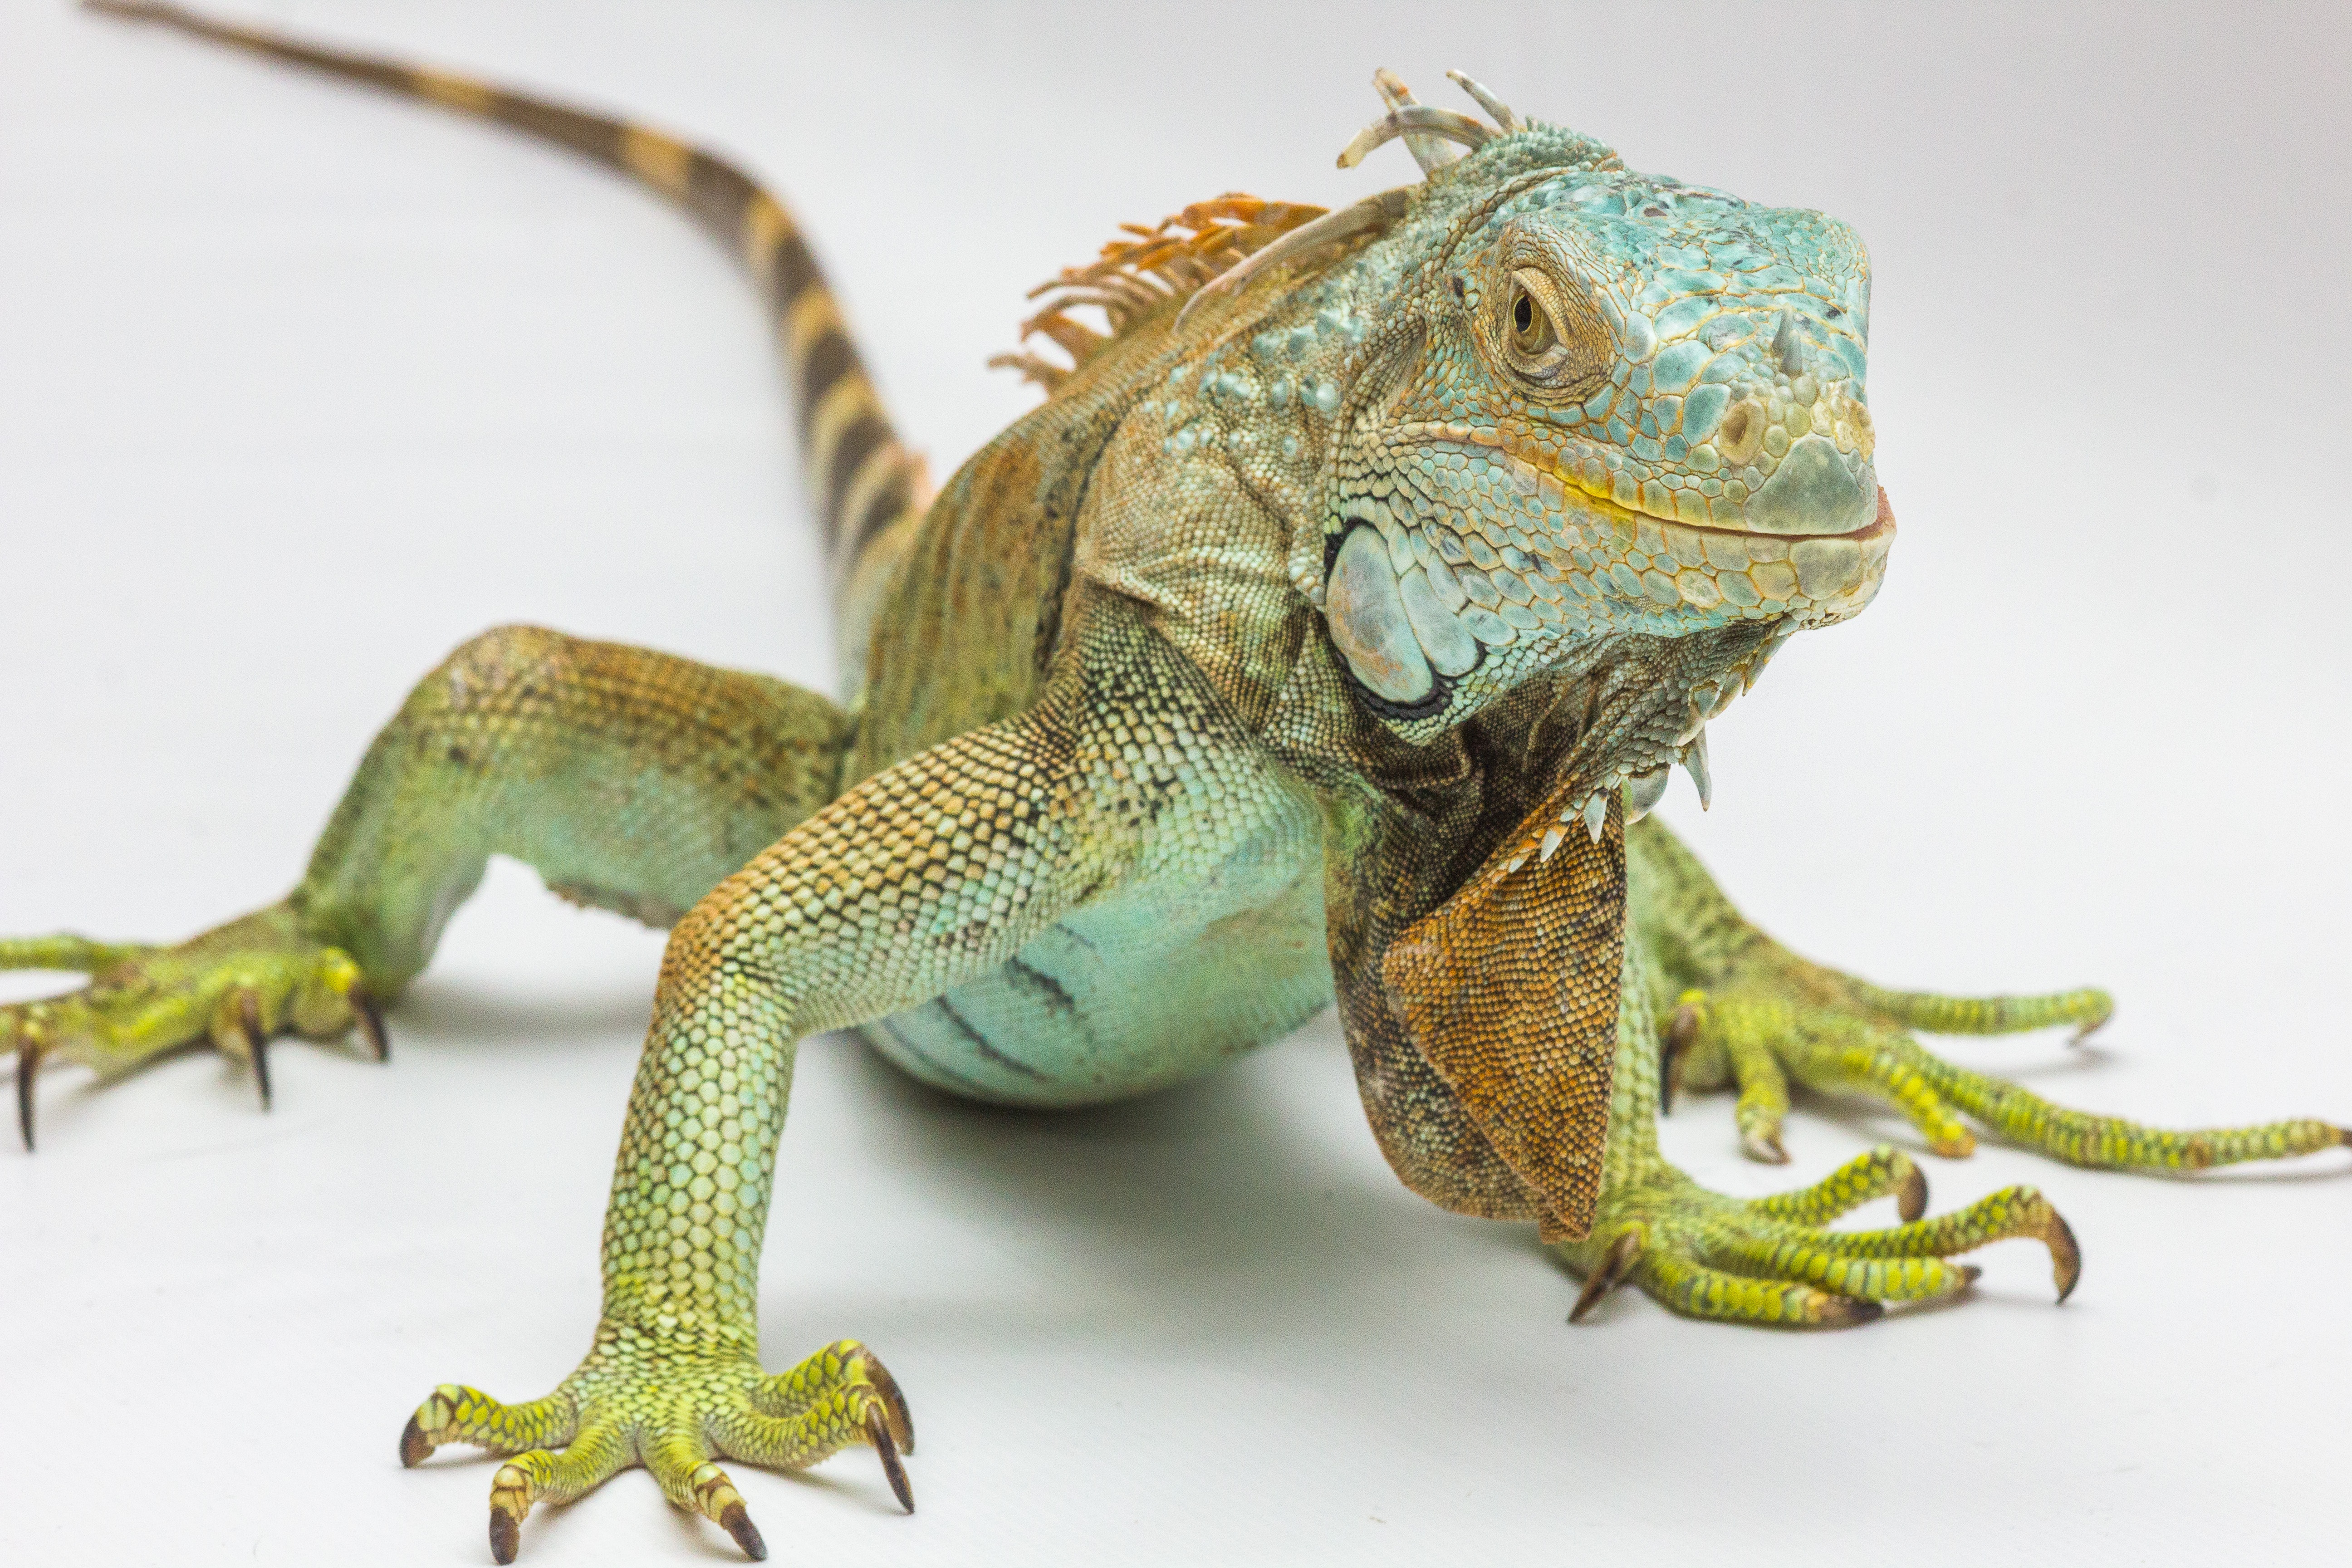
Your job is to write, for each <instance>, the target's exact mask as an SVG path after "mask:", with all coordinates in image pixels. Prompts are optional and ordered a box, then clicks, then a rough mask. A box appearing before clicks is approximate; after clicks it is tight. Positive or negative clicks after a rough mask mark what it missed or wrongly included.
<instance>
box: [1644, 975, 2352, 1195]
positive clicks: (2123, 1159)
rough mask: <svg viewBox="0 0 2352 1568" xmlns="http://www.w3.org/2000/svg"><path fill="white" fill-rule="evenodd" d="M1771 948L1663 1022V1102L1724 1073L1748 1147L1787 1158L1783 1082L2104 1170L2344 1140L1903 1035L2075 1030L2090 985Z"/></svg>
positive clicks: (2200, 1162) (2102, 1015) (2314, 1126)
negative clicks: (2187, 1107)
mask: <svg viewBox="0 0 2352 1568" xmlns="http://www.w3.org/2000/svg"><path fill="white" fill-rule="evenodd" d="M1780 960H1781V961H1780V963H1776V964H1771V965H1769V966H1765V967H1764V968H1763V969H1762V972H1761V973H1749V974H1745V975H1741V976H1739V977H1738V978H1736V979H1735V980H1734V981H1733V982H1732V984H1729V985H1728V986H1727V987H1720V988H1718V989H1717V990H1716V991H1714V992H1712V993H1709V992H1701V991H1686V992H1685V993H1683V994H1682V995H1681V997H1680V998H1679V999H1678V1000H1677V1003H1676V1005H1675V1010H1674V1012H1673V1013H1672V1015H1671V1016H1669V1019H1668V1022H1667V1024H1666V1027H1665V1037H1666V1043H1665V1051H1666V1061H1665V1063H1664V1070H1665V1084H1666V1094H1667V1100H1668V1103H1669V1104H1671V1103H1672V1097H1673V1090H1674V1087H1675V1083H1676V1081H1677V1080H1678V1079H1679V1081H1680V1082H1682V1083H1683V1084H1685V1085H1688V1086H1690V1087H1693V1088H1714V1087H1717V1086H1720V1085H1722V1084H1725V1083H1732V1084H1736V1085H1738V1089H1739V1101H1738V1109H1737V1111H1736V1113H1735V1114H1736V1116H1737V1119H1738V1125H1739V1140H1740V1146H1741V1147H1742V1148H1743V1149H1744V1150H1746V1151H1747V1152H1748V1156H1749V1157H1750V1158H1751V1159H1758V1160H1764V1161H1769V1162H1771V1163H1782V1162H1785V1161H1786V1160H1787V1159H1788V1157H1789V1156H1788V1153H1787V1152H1786V1151H1785V1150H1783V1149H1782V1148H1781V1145H1780V1123H1781V1119H1782V1118H1783V1117H1784V1116H1786V1115H1787V1113H1788V1110H1789V1085H1790V1081H1791V1080H1793V1081H1795V1082H1797V1083H1800V1084H1802V1085H1804V1086H1805V1087H1806V1088H1808V1089H1817V1090H1821V1091H1823V1092H1826V1093H1832V1094H1841V1093H1843V1094H1853V1093H1859V1094H1863V1095H1866V1096H1868V1097H1870V1098H1872V1099H1875V1100H1883V1101H1885V1102H1886V1103H1888V1104H1890V1105H1892V1106H1894V1107H1895V1110H1899V1111H1900V1112H1901V1113H1902V1114H1903V1115H1904V1116H1905V1117H1906V1119H1908V1120H1909V1121H1910V1122H1911V1124H1912V1125H1913V1126H1914V1127H1916V1128H1917V1129H1918V1130H1919V1132H1920V1134H1921V1136H1923V1137H1924V1138H1926V1140H1927V1146H1928V1148H1930V1149H1932V1150H1934V1151H1935V1152H1937V1153H1938V1154H1945V1155H1950V1156H1954V1157H1958V1156H1960V1155H1965V1154H1969V1153H1970V1152H1974V1150H1975V1148H1976V1134H1975V1133H1974V1132H1973V1131H1970V1130H1969V1126H1968V1124H1967V1123H1966V1122H1963V1121H1961V1120H1960V1116H1959V1113H1960V1112H1966V1113H1967V1114H1968V1115H1969V1117H1971V1118H1973V1119H1974V1120H1975V1121H1979V1122H1980V1123H1982V1124H1983V1125H1984V1126H1986V1127H1989V1128H1990V1129H1991V1130H1992V1131H1995V1132H1997V1133H1998V1134H2000V1136H2001V1137H2002V1138H2004V1139H2007V1140H2008V1141H2009V1142H2012V1143H2016V1144H2019V1145H2021V1146H2022V1147H2025V1148H2029V1149H2036V1150H2039V1151H2041V1152H2042V1153H2045V1154H2049V1155H2053V1156H2054V1157H2055V1158H2057V1159H2061V1160H2064V1161H2067V1162H2069V1163H2073V1164H2076V1165H2089V1166H2093V1167H2096V1168H2099V1169H2105V1170H2135V1169H2137V1170H2200V1169H2203V1168H2204V1167H2206V1166H2208V1165H2229V1164H2235V1163H2239V1162H2241V1161H2245V1160H2280V1159H2285V1158H2287V1157H2288V1156H2290V1155H2294V1154H2309V1153H2313V1152H2317V1151H2319V1150H2322V1149H2330V1148H2334V1147H2335V1146H2336V1145H2337V1144H2339V1143H2352V1130H2347V1129H2346V1128H2342V1127H2336V1126H2333V1125H2331V1124H2329V1123H2327V1122H2325V1121H2311V1120H2308V1119H2305V1120H2298V1121H2271V1122H2264V1123H2262V1124H2260V1125H2256V1126H2251V1127H2217V1128H2206V1129H2202V1130H2198V1131H2167V1130H2164V1129H2162V1128H2155V1127H2147V1126H2143V1125H2142V1124H2140V1123H2139V1122H2137V1121H2126V1120H2125V1119H2123V1118H2122V1117H2119V1116H2095V1115H2091V1114H2088V1113H2086V1112H2084V1111H2079V1110H2068V1109H2067V1108H2066V1107H2064V1106H2060V1105H2053V1104H2052V1103H2051V1102H2050V1101H2049V1100H2044V1099H2042V1097H2041V1096H2040V1095H2037V1094H2035V1093H2033V1092H2032V1090H2030V1089H2022V1088H2020V1087H2019V1086H2018V1085H2016V1084H2014V1083H2011V1082H2009V1081H2008V1080H2006V1079H1998V1078H1993V1077H1990V1076H1989V1075H1987V1074H1984V1073H1979V1072H1973V1071H1970V1070H1969V1068H1962V1067H1957V1066H1955V1065H1953V1064H1952V1063H1950V1062H1948V1061H1946V1060H1944V1059H1943V1058H1940V1057H1937V1056H1936V1055H1935V1054H1933V1053H1932V1052H1930V1051H1928V1050H1927V1049H1926V1048H1925V1047H1922V1046H1921V1045H1920V1044H1919V1043H1918V1042H1917V1041H1916V1040H1915V1039H1913V1038H1912V1037H1911V1036H1910V1033H1909V1031H1910V1030H1913V1029H1921V1030H1926V1031H1927V1032H1930V1033H1934V1034H1950V1035H1998V1034H2009V1033H2013V1032H2017V1031H2021V1030H2026V1029H2039V1028H2047V1027H2049V1026H2053V1025H2061V1024H2074V1025H2075V1026H2077V1030H2076V1035H2075V1037H2076V1038H2077V1039H2080V1038H2082V1037H2083V1036H2084V1035H2087V1034H2089V1033H2090V1032H2091V1031H2092V1030H2094V1029H2095V1028H2097V1027H2098V1026H2100V1025H2102V1024H2104V1023H2105V1022H2106V1020H2107V1017H2108V1016H2109V1015H2110V1014H2111V1013H2113V1011H2114V1010H2115V1005H2114V1003H2113V1002H2111V1001H2110V1000H2109V999H2108V996H2107V994H2106V993H2105V992H2104V991H2089V990H2085V991H2066V992H2060V993H2056V994H2051V995H2045V996H1994V997H1984V998H1967V997H1954V996H1937V995H1929V994H1922V993H1916V992H1903V991H1885V990H1881V989H1880V988H1879V987H1877V986H1875V985H1871V984H1865V983H1864V982H1862V981H1859V980H1854V979H1853V978H1851V977H1849V976H1846V975H1843V974H1839V973H1836V972H1835V971H1833V970H1828V969H1822V968H1821V967H1819V966H1818V965H1814V964H1810V963H1805V962H1804V961H1803V960H1801V959H1798V958H1796V957H1794V955H1791V954H1781V955H1780Z"/></svg>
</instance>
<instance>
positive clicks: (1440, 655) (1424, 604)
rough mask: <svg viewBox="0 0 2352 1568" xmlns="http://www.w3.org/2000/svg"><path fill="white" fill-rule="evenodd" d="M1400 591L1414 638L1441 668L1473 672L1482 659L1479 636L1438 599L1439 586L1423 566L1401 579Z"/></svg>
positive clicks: (1454, 672) (1452, 672)
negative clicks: (1428, 576)
mask: <svg viewBox="0 0 2352 1568" xmlns="http://www.w3.org/2000/svg"><path fill="white" fill-rule="evenodd" d="M1397 595H1398V597H1400V598H1402V600H1403V601H1404V618H1405V620H1406V621H1407V622H1408V623H1409V624H1410V625H1411V626H1412V635H1413V639H1414V640H1415V641H1416V642H1418V643H1420V644H1421V649H1422V651H1423V653H1425V654H1427V655H1428V656H1429V662H1430V663H1432V664H1433V665H1435V666H1436V667H1437V672H1438V673H1439V674H1440V675H1446V676H1457V675H1467V674H1469V673H1470V671H1471V668H1473V667H1474V666H1475V665H1476V664H1477V662H1478V639H1477V638H1476V637H1472V636H1471V635H1470V628H1469V627H1467V626H1464V625H1463V624H1462V620H1461V617H1460V616H1456V615H1455V614H1454V612H1453V611H1452V610H1449V609H1447V608H1446V607H1445V606H1444V605H1443V604H1441V603H1440V602H1439V601H1438V597H1437V590H1436V589H1435V588H1433V587H1432V586H1431V585H1430V581H1429V579H1428V578H1427V577H1426V576H1424V575H1423V574H1422V569H1421V568H1420V567H1418V566H1416V567H1414V568H1413V569H1412V571H1410V572H1408V573H1406V574H1404V575H1403V576H1402V577H1401V578H1399V579H1398V580H1397Z"/></svg>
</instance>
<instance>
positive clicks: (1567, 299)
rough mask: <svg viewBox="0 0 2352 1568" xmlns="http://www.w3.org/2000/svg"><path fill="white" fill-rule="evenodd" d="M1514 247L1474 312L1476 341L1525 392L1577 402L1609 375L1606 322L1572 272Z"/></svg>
mask: <svg viewBox="0 0 2352 1568" xmlns="http://www.w3.org/2000/svg"><path fill="white" fill-rule="evenodd" d="M1512 248H1513V249H1514V250H1516V251H1517V254H1515V255H1514V254H1507V256H1506V258H1505V259H1504V260H1503V265H1502V266H1500V267H1498V268H1496V274H1499V276H1496V274H1490V275H1489V276H1491V277H1493V278H1494V281H1493V283H1492V284H1491V285H1489V286H1488V287H1487V288H1486V289H1485V290H1484V293H1485V298H1484V299H1483V300H1480V301H1479V307H1478V309H1477V310H1475V312H1474V313H1473V316H1474V319H1473V321H1472V326H1473V329H1474V330H1475V331H1476V333H1477V335H1478V341H1479V344H1480V346H1481V347H1483V348H1484V349H1485V350H1486V353H1488V354H1490V355H1491V356H1493V358H1494V360H1495V361H1496V368H1497V369H1499V370H1502V371H1504V372H1506V373H1507V374H1509V375H1510V376H1511V378H1512V379H1513V380H1515V381H1517V383H1518V384H1520V386H1521V387H1523V388H1524V389H1525V390H1526V391H1527V392H1528V394H1529V395H1532V396H1536V397H1540V398H1543V399H1545V400H1546V401H1552V400H1555V399H1557V400H1561V401H1568V400H1576V401H1581V400H1582V399H1584V398H1586V397H1589V396H1591V395H1592V390H1593V388H1594V387H1596V386H1598V385H1599V384H1601V382H1603V381H1606V380H1607V379H1608V377H1609V366H1610V363H1611V361H1612V357H1613V352H1614V342H1613V340H1612V338H1611V336H1610V332H1609V324H1608V322H1607V321H1604V320H1602V319H1601V310H1600V307H1599V306H1598V305H1597V304H1596V303H1595V302H1594V300H1593V297H1592V291H1591V289H1590V288H1588V287H1586V286H1585V285H1584V283H1583V282H1582V280H1581V279H1580V278H1578V277H1577V276H1576V274H1575V273H1574V272H1573V271H1571V270H1570V269H1569V268H1567V267H1565V266H1562V265H1555V264H1554V263H1553V261H1552V260H1551V258H1548V257H1545V256H1543V255H1540V254H1530V253H1531V252H1533V251H1534V249H1535V247H1533V246H1528V245H1519V246H1515V247H1512Z"/></svg>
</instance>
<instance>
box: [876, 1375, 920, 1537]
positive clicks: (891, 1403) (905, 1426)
mask: <svg viewBox="0 0 2352 1568" xmlns="http://www.w3.org/2000/svg"><path fill="white" fill-rule="evenodd" d="M865 1363H866V1382H867V1383H869V1384H873V1386H874V1392H875V1393H877V1394H880V1395H881V1396H882V1405H883V1408H884V1410H885V1412H886V1413H887V1415H888V1416H889V1418H890V1436H891V1438H892V1440H893V1441H895V1442H896V1443H897V1444H898V1452H900V1453H901V1454H911V1453H913V1452H914V1451H915V1415H914V1412H913V1411H911V1410H909V1409H908V1408H907V1396H906V1395H905V1394H901V1393H899V1392H898V1379H897V1378H895V1377H892V1376H891V1375H890V1369H889V1368H888V1367H887V1366H884V1365H883V1364H882V1361H881V1358H880V1357H878V1356H877V1355H876V1354H875V1353H874V1352H872V1351H867V1352H866V1355H865ZM900 1500H901V1501H904V1498H903V1497H902V1498H901V1499H900ZM907 1511H908V1512H909V1513H912V1512H914V1511H915V1505H914V1504H913V1503H908V1504H907Z"/></svg>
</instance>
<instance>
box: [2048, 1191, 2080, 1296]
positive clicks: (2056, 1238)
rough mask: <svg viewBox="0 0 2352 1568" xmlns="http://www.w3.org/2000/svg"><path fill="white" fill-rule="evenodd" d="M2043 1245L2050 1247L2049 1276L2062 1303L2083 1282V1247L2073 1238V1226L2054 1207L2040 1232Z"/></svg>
mask: <svg viewBox="0 0 2352 1568" xmlns="http://www.w3.org/2000/svg"><path fill="white" fill-rule="evenodd" d="M2042 1243H2043V1245H2045V1246H2047V1247H2049V1248H2050V1277H2051V1279H2053V1280H2055V1281H2056V1282H2057V1285H2058V1300H2059V1304H2060V1305H2062V1306H2063V1305H2064V1303H2065V1300H2066V1298H2067V1297H2069V1296H2071V1295H2073V1294H2074V1287H2075V1286H2077V1285H2079V1284H2081V1283H2082V1282H2083V1248H2082V1245H2081V1244H2080V1243H2079V1242H2077V1241H2076V1240H2075V1239H2074V1226H2070V1225H2068V1224H2067V1223H2066V1216H2065V1215H2062V1214H2060V1213H2059V1212H2058V1211H2057V1210H2056V1209H2052V1210H2051V1211H2050V1223H2049V1225H2048V1226H2046V1227H2045V1228H2044V1229H2043V1231H2042Z"/></svg>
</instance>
